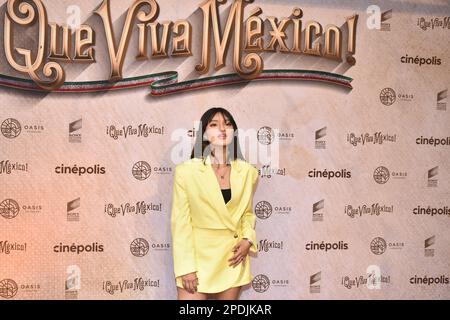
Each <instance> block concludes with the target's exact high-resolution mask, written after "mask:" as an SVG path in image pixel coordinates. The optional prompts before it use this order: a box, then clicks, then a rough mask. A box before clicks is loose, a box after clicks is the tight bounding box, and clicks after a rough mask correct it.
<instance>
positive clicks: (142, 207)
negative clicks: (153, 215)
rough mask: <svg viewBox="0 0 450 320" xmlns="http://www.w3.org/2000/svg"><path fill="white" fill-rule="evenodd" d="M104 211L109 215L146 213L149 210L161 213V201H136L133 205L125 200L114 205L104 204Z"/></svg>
mask: <svg viewBox="0 0 450 320" xmlns="http://www.w3.org/2000/svg"><path fill="white" fill-rule="evenodd" d="M104 211H105V213H106V214H107V215H108V216H110V217H113V218H115V217H117V216H125V215H146V214H147V213H150V212H159V213H163V210H162V203H152V202H150V203H146V202H145V201H138V202H136V204H135V205H133V204H131V203H129V202H127V203H123V204H121V205H120V206H118V207H116V206H114V205H113V204H112V203H108V204H105V209H104Z"/></svg>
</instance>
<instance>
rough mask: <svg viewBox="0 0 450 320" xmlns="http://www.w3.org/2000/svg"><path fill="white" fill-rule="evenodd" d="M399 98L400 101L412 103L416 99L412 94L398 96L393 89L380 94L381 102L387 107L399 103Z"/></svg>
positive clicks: (382, 91)
mask: <svg viewBox="0 0 450 320" xmlns="http://www.w3.org/2000/svg"><path fill="white" fill-rule="evenodd" d="M397 98H398V100H399V101H405V102H410V101H412V100H413V99H414V95H413V94H412V93H404V92H401V93H398V94H396V93H395V91H394V89H392V88H384V89H383V90H381V92H380V101H381V103H382V104H384V105H385V106H391V105H393V104H394V102H395V101H397Z"/></svg>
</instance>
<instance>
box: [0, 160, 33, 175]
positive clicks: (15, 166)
mask: <svg viewBox="0 0 450 320" xmlns="http://www.w3.org/2000/svg"><path fill="white" fill-rule="evenodd" d="M15 171H24V172H28V163H19V162H14V163H13V162H10V161H9V160H2V161H0V174H2V173H6V174H11V173H12V172H15Z"/></svg>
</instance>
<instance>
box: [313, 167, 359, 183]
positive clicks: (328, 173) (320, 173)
mask: <svg viewBox="0 0 450 320" xmlns="http://www.w3.org/2000/svg"><path fill="white" fill-rule="evenodd" d="M308 177H310V178H325V179H328V180H330V179H333V178H341V179H350V178H351V177H352V172H351V171H350V170H347V169H341V170H336V171H334V170H328V169H323V170H316V168H314V169H313V170H310V171H308Z"/></svg>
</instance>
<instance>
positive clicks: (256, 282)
mask: <svg viewBox="0 0 450 320" xmlns="http://www.w3.org/2000/svg"><path fill="white" fill-rule="evenodd" d="M269 287H270V280H269V277H267V276H266V275H264V274H258V275H257V276H255V277H254V278H253V280H252V288H253V290H255V291H256V292H258V293H263V292H266V291H267V290H268V289H269Z"/></svg>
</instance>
